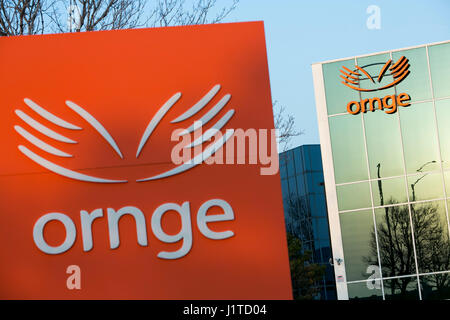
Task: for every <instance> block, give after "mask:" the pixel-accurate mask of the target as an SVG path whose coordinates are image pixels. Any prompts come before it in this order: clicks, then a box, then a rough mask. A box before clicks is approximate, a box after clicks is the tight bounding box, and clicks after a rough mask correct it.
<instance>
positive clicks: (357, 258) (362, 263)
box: [339, 210, 377, 281]
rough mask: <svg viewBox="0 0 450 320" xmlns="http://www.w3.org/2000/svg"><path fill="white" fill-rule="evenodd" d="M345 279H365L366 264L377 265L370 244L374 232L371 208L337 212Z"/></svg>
mask: <svg viewBox="0 0 450 320" xmlns="http://www.w3.org/2000/svg"><path fill="white" fill-rule="evenodd" d="M339 218H340V222H341V234H342V245H343V248H344V261H345V272H346V275H347V281H356V280H366V279H368V278H369V276H370V274H368V273H367V268H368V266H371V265H377V261H376V260H375V259H372V258H371V256H372V255H375V256H376V246H375V248H374V247H373V246H372V245H371V244H372V237H373V234H374V228H373V215H372V210H361V211H356V212H345V213H340V214H339Z"/></svg>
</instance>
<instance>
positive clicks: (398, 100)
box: [339, 56, 411, 114]
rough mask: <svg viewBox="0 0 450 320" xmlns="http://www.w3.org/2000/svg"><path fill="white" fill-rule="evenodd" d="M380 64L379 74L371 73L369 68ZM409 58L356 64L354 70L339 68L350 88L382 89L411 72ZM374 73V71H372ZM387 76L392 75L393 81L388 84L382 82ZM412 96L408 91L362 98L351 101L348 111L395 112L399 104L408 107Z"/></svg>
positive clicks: (360, 89) (341, 75)
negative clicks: (362, 64) (380, 96)
mask: <svg viewBox="0 0 450 320" xmlns="http://www.w3.org/2000/svg"><path fill="white" fill-rule="evenodd" d="M378 65H380V69H379V72H378V73H377V74H372V75H371V74H370V73H369V72H368V71H367V69H368V68H369V67H370V68H372V69H373V67H376V66H378ZM409 67H410V64H409V60H408V59H407V58H406V57H405V56H402V57H401V58H400V59H398V61H397V62H395V63H394V62H393V61H392V59H389V60H388V61H387V62H385V63H373V64H368V65H365V66H361V67H360V66H358V65H355V68H354V69H353V70H351V69H349V68H347V67H346V66H342V69H340V70H339V72H340V73H341V74H340V75H339V77H340V78H341V79H342V80H343V81H341V83H342V84H344V85H345V86H347V87H348V88H350V89H353V90H356V91H359V92H361V93H364V92H374V91H380V90H384V89H388V88H392V87H393V86H395V85H397V84H399V83H400V82H401V81H403V80H404V79H405V78H406V77H407V76H408V75H409V73H410V70H409ZM372 73H373V72H372ZM385 77H390V78H391V81H389V82H388V83H387V84H385V83H384V84H382V80H383V78H385ZM410 100H411V97H410V96H409V95H408V94H406V93H400V94H399V95H398V96H397V95H386V96H385V97H383V98H378V97H375V98H367V99H361V101H359V102H358V101H350V102H349V103H348V104H347V112H348V113H350V114H359V113H360V112H363V113H365V112H367V111H372V112H373V111H375V110H377V109H379V110H384V111H385V112H386V113H387V114H391V113H395V112H396V111H397V107H398V106H402V107H407V106H409V105H410V103H409V101H410Z"/></svg>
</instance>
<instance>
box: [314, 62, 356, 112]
mask: <svg viewBox="0 0 450 320" xmlns="http://www.w3.org/2000/svg"><path fill="white" fill-rule="evenodd" d="M342 66H345V67H347V68H349V69H350V70H353V69H354V68H355V60H354V59H349V60H345V61H337V62H332V63H326V64H324V65H323V66H322V68H323V74H324V75H325V76H324V86H325V95H326V99H327V109H328V115H333V114H338V113H345V112H347V109H346V106H347V103H348V102H349V101H359V94H358V92H357V91H355V90H351V89H350V88H346V87H345V86H344V85H343V84H342V83H341V81H340V79H341V78H339V75H341V72H340V71H339V70H340V69H341V68H342ZM347 89H348V90H347Z"/></svg>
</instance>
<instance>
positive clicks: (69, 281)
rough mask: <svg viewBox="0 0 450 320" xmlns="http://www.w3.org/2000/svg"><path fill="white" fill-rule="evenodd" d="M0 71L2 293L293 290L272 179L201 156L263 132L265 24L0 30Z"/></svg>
mask: <svg viewBox="0 0 450 320" xmlns="http://www.w3.org/2000/svg"><path fill="white" fill-rule="evenodd" d="M0 70H1V72H0V83H1V84H2V89H3V90H2V94H1V97H0V106H1V109H0V115H1V116H0V133H1V136H2V157H1V160H0V164H1V166H0V168H1V174H0V194H1V196H2V200H1V201H0V212H1V214H0V242H1V244H2V250H0V261H1V264H0V298H1V299H15V298H19V299H34V298H39V299H55V298H56V299H96V298H99V299H290V298H291V297H292V293H291V284H290V274H289V263H288V254H287V246H286V236H285V227H284V215H283V208H282V199H281V187H280V178H279V175H278V174H272V175H262V174H261V171H260V169H261V165H255V164H248V162H246V163H247V164H241V163H242V162H240V164H233V165H230V164H228V162H227V164H218V163H208V162H207V160H208V159H210V157H211V156H212V155H215V154H216V153H218V152H219V151H221V150H222V149H224V146H225V145H226V144H227V143H229V142H230V141H232V140H233V137H234V135H233V132H234V131H233V130H234V129H238V128H240V129H243V130H246V129H249V128H253V129H256V130H261V129H273V126H274V124H273V114H272V104H271V96H270V86H269V77H268V68H267V58H266V48H265V41H264V27H263V24H262V23H261V22H253V23H237V24H220V25H209V26H188V27H172V28H155V29H140V30H127V31H106V32H89V33H76V34H65V35H46V36H26V37H10V38H6V37H4V38H0ZM198 123H200V127H201V129H204V130H207V129H211V130H212V129H214V130H213V133H211V132H210V131H206V132H205V133H204V134H202V135H200V136H198V135H197V136H196V133H197V131H198V130H197V129H198ZM219 131H220V132H223V133H224V134H223V135H222V136H221V138H220V139H218V138H217V135H215V132H219ZM208 132H209V133H208ZM191 135H192V136H193V137H194V138H193V139H194V140H193V142H190V143H189V144H185V145H184V146H182V148H181V149H183V150H184V149H187V150H189V152H190V151H192V154H191V159H190V161H184V162H182V163H175V162H174V161H172V160H173V157H172V156H173V154H172V153H173V151H174V150H175V149H174V147H175V146H176V145H177V144H178V143H179V141H180V140H182V139H184V138H183V137H186V136H191ZM267 143H268V144H270V143H273V142H270V141H268V142H267ZM260 144H261V141H260ZM202 146H203V149H202V148H201V147H202ZM198 148H200V149H198ZM226 156H227V157H232V156H233V153H229V151H228V149H227V150H226ZM235 163H236V162H235Z"/></svg>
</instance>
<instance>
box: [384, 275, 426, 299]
mask: <svg viewBox="0 0 450 320" xmlns="http://www.w3.org/2000/svg"><path fill="white" fill-rule="evenodd" d="M383 286H384V297H385V299H386V300H419V290H418V288H417V277H416V276H414V277H405V278H394V279H389V280H384V281H383Z"/></svg>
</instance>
